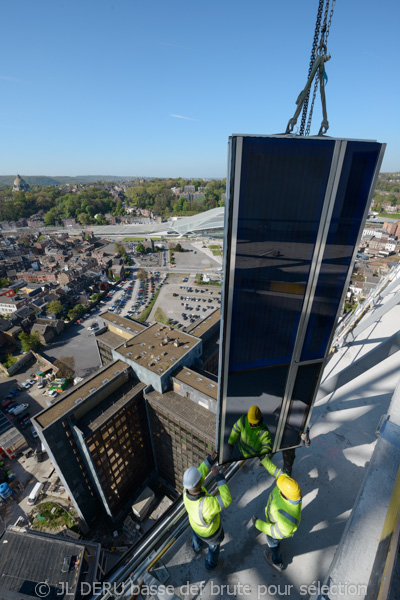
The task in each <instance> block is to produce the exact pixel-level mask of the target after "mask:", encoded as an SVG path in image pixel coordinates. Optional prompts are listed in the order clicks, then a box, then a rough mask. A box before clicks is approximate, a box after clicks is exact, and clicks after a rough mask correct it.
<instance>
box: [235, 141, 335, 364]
mask: <svg viewBox="0 0 400 600" xmlns="http://www.w3.org/2000/svg"><path fill="white" fill-rule="evenodd" d="M333 147H334V142H328V143H326V142H321V141H314V142H313V143H311V144H310V143H307V142H305V141H304V140H293V139H291V140H284V139H269V138H267V139H263V138H245V139H244V140H243V160H242V172H241V185H240V199H239V214H238V228H237V246H236V257H235V258H236V263H235V280H234V281H235V283H234V298H233V313H232V334H231V356H230V370H231V371H236V370H242V369H248V368H257V367H262V366H268V365H273V364H282V363H284V362H288V361H290V359H291V353H292V350H293V345H294V341H295V337H296V331H297V326H298V323H299V319H300V314H301V309H302V306H303V301H304V294H305V289H306V285H307V280H308V276H309V271H310V264H311V258H312V255H313V252H314V246H315V242H316V238H317V232H318V227H319V222H320V217H321V211H322V207H323V202H324V197H325V192H326V185H327V181H328V177H329V171H330V164H331V158H332V153H333ZM228 243H229V241H228Z"/></svg>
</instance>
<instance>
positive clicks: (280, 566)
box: [264, 550, 284, 572]
mask: <svg viewBox="0 0 400 600" xmlns="http://www.w3.org/2000/svg"><path fill="white" fill-rule="evenodd" d="M264 558H265V560H266V561H267V563H268V564H270V565H271V567H274V569H276V570H277V571H279V572H280V571H283V569H284V566H283V563H274V561H273V560H272V556H271V552H268V551H267V550H265V552H264Z"/></svg>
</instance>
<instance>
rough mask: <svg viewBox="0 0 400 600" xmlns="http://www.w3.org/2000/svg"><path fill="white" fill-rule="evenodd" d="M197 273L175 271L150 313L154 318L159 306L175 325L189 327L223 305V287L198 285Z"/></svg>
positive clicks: (152, 318)
mask: <svg viewBox="0 0 400 600" xmlns="http://www.w3.org/2000/svg"><path fill="white" fill-rule="evenodd" d="M195 281H196V278H195V275H190V274H184V273H183V274H182V273H174V274H173V275H172V274H171V275H170V276H169V278H168V283H167V285H166V286H164V287H163V288H162V289H161V292H160V295H159V296H158V298H157V301H156V303H155V305H154V307H153V310H152V311H151V314H150V315H149V321H152V320H154V315H155V313H156V311H157V308H158V307H159V308H161V309H162V311H163V312H164V314H165V315H166V316H167V317H168V318H169V319H170V320H171V321H172V324H173V325H175V326H181V327H182V328H183V327H187V326H188V325H191V324H193V323H194V322H196V321H198V322H200V321H201V320H202V319H206V318H207V317H208V316H209V315H210V314H211V313H212V312H214V310H216V309H218V308H220V306H221V288H220V287H219V286H206V285H197V284H195V283H194V282H195Z"/></svg>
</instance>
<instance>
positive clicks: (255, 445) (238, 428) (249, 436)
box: [228, 415, 271, 458]
mask: <svg viewBox="0 0 400 600" xmlns="http://www.w3.org/2000/svg"><path fill="white" fill-rule="evenodd" d="M239 436H240V439H239V450H240V452H241V453H242V456H243V457H244V458H250V457H251V456H259V455H260V454H268V453H269V452H271V434H270V432H269V429H268V427H267V426H266V425H265V424H264V423H263V422H262V421H261V423H260V424H259V425H257V427H250V423H249V421H248V419H247V415H242V416H241V417H240V419H239V420H238V421H236V423H235V424H234V426H233V428H232V431H231V434H230V436H229V440H228V444H232V445H234V444H235V443H236V440H237V439H238V437H239Z"/></svg>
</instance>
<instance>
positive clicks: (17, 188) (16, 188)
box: [13, 175, 30, 192]
mask: <svg viewBox="0 0 400 600" xmlns="http://www.w3.org/2000/svg"><path fill="white" fill-rule="evenodd" d="M29 189H30V187H29V185H28V184H27V183H26V181H24V180H23V179H22V177H20V176H19V175H17V176H16V178H15V179H14V185H13V192H26V191H27V190H29Z"/></svg>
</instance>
